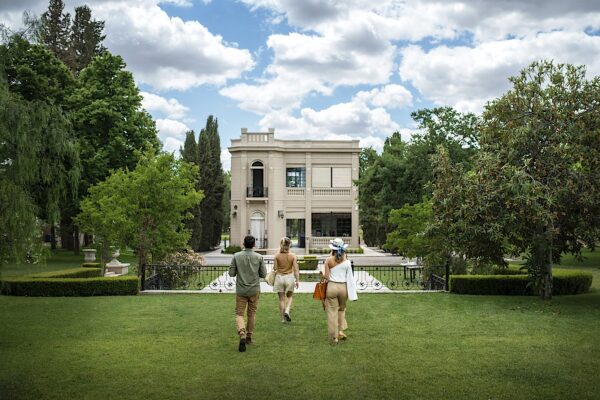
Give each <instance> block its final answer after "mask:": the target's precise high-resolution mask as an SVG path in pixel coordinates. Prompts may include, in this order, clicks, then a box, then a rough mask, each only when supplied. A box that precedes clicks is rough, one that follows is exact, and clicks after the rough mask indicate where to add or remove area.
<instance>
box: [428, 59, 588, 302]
mask: <svg viewBox="0 0 600 400" xmlns="http://www.w3.org/2000/svg"><path fill="white" fill-rule="evenodd" d="M510 80H511V82H512V83H513V88H512V89H511V90H510V91H509V92H507V93H506V94H505V95H503V96H502V97H501V98H499V99H497V100H495V101H493V102H491V103H490V104H489V105H488V106H487V108H486V111H485V112H484V115H483V122H482V133H481V138H480V144H481V150H480V152H479V154H478V156H477V158H476V160H475V167H474V168H473V171H470V172H468V173H467V174H464V175H463V169H462V168H461V167H460V166H456V165H453V163H452V162H451V161H450V159H449V157H448V155H447V153H444V152H443V151H441V152H440V154H439V156H438V157H437V159H436V170H437V176H438V179H437V180H436V184H435V190H434V196H433V201H434V206H433V209H434V215H435V218H436V224H435V225H436V229H438V233H441V234H443V235H444V236H446V237H448V238H451V240H452V247H453V248H454V249H458V250H460V251H462V252H464V253H465V254H467V255H468V256H469V257H470V258H475V259H480V260H487V261H491V262H493V263H496V264H502V263H504V261H503V255H504V254H505V253H511V252H512V253H523V252H527V253H528V267H529V271H530V274H531V275H532V277H533V278H535V283H536V284H537V286H540V287H543V291H542V295H543V297H544V298H550V297H551V293H552V263H553V262H558V261H559V260H560V255H561V254H562V253H564V252H571V253H573V254H575V255H578V254H580V252H581V249H582V246H584V245H586V246H589V247H590V248H592V249H593V248H594V246H595V244H596V242H597V241H598V240H599V239H600V230H599V229H598V226H600V189H599V188H600V122H599V121H600V108H599V106H598V104H599V103H600V77H596V78H594V79H592V80H586V79H585V69H584V68H583V67H575V66H572V65H563V64H559V65H555V64H553V63H552V62H548V61H541V62H534V63H532V64H531V65H530V66H529V67H527V68H526V69H524V70H523V71H521V73H520V74H519V75H518V76H516V77H512V78H510Z"/></svg>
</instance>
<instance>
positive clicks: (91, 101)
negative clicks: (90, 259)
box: [61, 52, 161, 249]
mask: <svg viewBox="0 0 600 400" xmlns="http://www.w3.org/2000/svg"><path fill="white" fill-rule="evenodd" d="M124 68H125V63H124V61H123V59H122V58H121V57H120V56H113V55H112V54H110V53H108V52H104V53H103V54H102V55H100V56H98V57H96V58H94V60H93V61H92V63H91V64H90V65H89V66H88V67H87V68H85V69H84V70H83V71H82V72H81V74H80V75H79V79H78V81H77V88H76V89H75V91H74V93H73V94H72V95H71V96H70V97H69V104H70V107H71V117H72V120H73V126H74V129H75V131H76V132H77V139H78V141H79V143H80V152H81V160H82V173H81V181H80V185H79V193H80V194H81V195H84V194H85V193H87V190H88V188H89V187H90V186H91V185H94V184H96V183H98V182H101V181H103V180H104V179H106V177H107V176H108V175H109V174H110V172H111V171H113V170H116V169H119V168H127V169H129V170H132V169H133V168H134V167H135V165H136V163H137V162H138V156H139V154H141V153H140V151H141V152H143V151H146V150H151V149H153V150H158V149H160V147H161V145H160V142H159V140H158V136H157V132H156V127H155V124H154V121H153V120H152V118H151V117H150V115H149V114H148V113H147V112H146V111H145V110H144V109H143V108H142V102H141V100H142V97H141V96H140V93H139V90H138V88H137V87H136V85H135V82H134V80H133V76H132V75H131V73H130V72H128V71H126V70H125V69H124ZM79 201H80V198H77V199H75V200H74V201H72V202H69V203H66V204H64V207H63V209H62V214H63V218H62V219H63V220H62V222H61V230H62V231H63V232H73V231H74V227H73V226H72V219H73V217H74V216H75V215H77V214H78V213H79V211H80V208H79ZM71 236H72V235H71ZM63 239H66V238H64V237H63ZM65 242H66V240H65ZM77 244H78V243H74V244H73V245H74V246H75V247H74V248H75V249H76V248H77V247H76V246H77Z"/></svg>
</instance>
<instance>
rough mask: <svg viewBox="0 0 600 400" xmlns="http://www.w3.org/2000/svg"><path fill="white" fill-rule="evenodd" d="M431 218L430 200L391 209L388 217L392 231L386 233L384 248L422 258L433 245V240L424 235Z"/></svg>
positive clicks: (407, 255) (430, 250) (403, 254)
mask: <svg viewBox="0 0 600 400" xmlns="http://www.w3.org/2000/svg"><path fill="white" fill-rule="evenodd" d="M431 218H432V211H431V201H425V202H422V203H416V204H414V205H409V204H405V205H404V206H403V207H402V208H400V209H396V210H392V211H391V212H390V216H389V219H388V223H389V224H390V227H391V228H392V231H391V232H390V233H388V235H387V241H386V243H385V248H386V249H389V250H390V251H392V252H393V253H398V254H400V255H402V256H404V257H407V258H415V257H417V258H423V257H424V256H426V255H427V254H429V253H430V252H432V249H433V246H434V245H435V243H434V241H435V240H432V239H431V238H430V237H428V236H426V235H425V233H426V229H427V226H428V224H429V222H430V220H431Z"/></svg>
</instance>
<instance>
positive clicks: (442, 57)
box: [0, 0, 600, 168]
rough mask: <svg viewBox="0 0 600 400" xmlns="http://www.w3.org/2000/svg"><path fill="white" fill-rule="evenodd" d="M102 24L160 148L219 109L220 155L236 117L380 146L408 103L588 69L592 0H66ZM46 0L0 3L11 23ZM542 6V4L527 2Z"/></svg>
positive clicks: (594, 43)
mask: <svg viewBox="0 0 600 400" xmlns="http://www.w3.org/2000/svg"><path fill="white" fill-rule="evenodd" d="M65 3H66V6H67V8H66V9H67V11H70V12H73V8H74V7H75V6H77V5H81V4H84V3H87V4H88V5H89V6H90V7H91V8H92V12H93V15H94V16H95V17H96V18H99V19H102V20H105V21H106V29H105V33H106V35H107V38H106V40H105V45H106V46H107V47H108V49H109V50H110V51H111V52H113V53H115V54H120V55H121V56H123V58H124V59H125V61H126V62H127V64H128V69H130V70H131V71H132V72H133V74H134V76H135V78H136V81H137V83H138V85H139V87H140V90H141V91H142V94H143V96H144V106H145V107H146V109H147V110H148V111H149V112H150V113H151V114H152V116H153V117H154V118H155V120H156V123H157V127H158V129H159V131H160V133H159V134H160V138H161V140H162V142H163V144H164V147H165V149H167V150H170V151H176V150H177V149H178V148H179V146H180V145H181V144H182V141H183V138H184V134H185V131H186V130H188V129H193V130H194V131H195V132H199V130H200V129H201V128H202V126H203V125H204V123H205V121H206V118H207V116H208V115H210V114H212V115H214V116H216V117H217V118H218V119H219V128H220V129H219V131H220V134H221V143H222V147H223V152H222V155H221V158H222V160H223V163H224V166H225V167H226V168H228V166H229V155H228V152H227V150H226V149H227V146H228V145H229V144H230V140H231V139H232V138H236V137H238V136H239V134H240V128H243V127H246V128H249V130H251V131H264V130H266V129H267V128H275V134H276V137H279V138H290V139H297V138H303V139H321V138H328V139H335V138H339V139H348V138H357V139H360V140H361V145H362V146H373V147H374V148H376V149H378V150H380V149H381V147H382V145H383V142H384V140H385V138H386V137H387V136H389V135H390V134H391V133H392V132H394V131H396V130H398V131H400V132H401V133H402V135H403V137H404V138H405V139H407V140H409V139H410V135H411V134H412V133H413V132H414V129H415V126H414V124H413V122H412V119H411V118H410V113H411V112H412V111H414V110H417V109H420V108H428V107H434V106H442V105H447V106H452V107H455V108H457V109H458V110H460V111H463V112H466V111H471V112H476V113H480V112H481V111H482V109H483V107H484V106H485V103H486V102H487V101H489V100H491V99H493V98H496V97H498V96H500V95H501V94H502V93H504V92H505V91H506V90H508V88H509V84H508V81H507V78H508V76H510V75H514V74H516V73H517V72H518V71H519V70H520V69H522V68H523V67H525V66H526V65H528V64H529V63H530V62H531V61H534V60H537V59H541V58H547V59H553V60H555V61H556V62H566V63H573V64H583V65H585V66H586V67H587V69H588V76H589V77H592V76H597V75H599V74H600V36H599V32H600V2H598V1H583V0H572V1H569V2H564V1H563V0H547V1H544V2H540V1H516V0H509V1H492V0H474V1H443V2H441V1H430V0H407V1H398V0H380V1H372V0H368V1H367V0H346V1H336V0H303V1H298V0H238V1H234V0H212V1H210V0H162V1H161V0H128V1H118V0H90V1H81V0H66V1H65ZM47 4H48V3H47V0H22V1H20V2H15V1H6V0H0V20H1V21H2V22H3V23H4V24H6V25H8V26H10V27H18V26H19V25H20V20H21V13H22V12H23V10H25V9H28V10H31V11H33V12H34V13H36V14H38V15H39V14H41V13H42V12H43V11H44V10H45V9H46V8H47ZM540 4H541V5H543V6H540Z"/></svg>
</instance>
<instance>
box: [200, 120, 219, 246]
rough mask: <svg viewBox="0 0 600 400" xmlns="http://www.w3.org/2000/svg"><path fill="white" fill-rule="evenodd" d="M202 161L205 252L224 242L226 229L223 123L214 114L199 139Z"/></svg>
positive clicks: (201, 207) (202, 214) (202, 243)
mask: <svg viewBox="0 0 600 400" xmlns="http://www.w3.org/2000/svg"><path fill="white" fill-rule="evenodd" d="M198 150H199V151H198V153H199V162H200V188H201V189H202V191H203V192H204V200H203V201H202V204H201V205H200V214H201V218H202V232H201V235H200V237H201V239H200V248H201V249H202V250H207V249H210V248H211V247H214V246H217V245H218V244H219V242H220V241H221V232H222V229H223V194H224V192H225V183H224V181H223V167H222V166H221V140H220V139H219V123H218V121H217V119H216V118H213V116H212V115H210V116H209V117H208V119H207V120H206V127H205V128H204V129H202V131H201V132H200V138H199V139H198Z"/></svg>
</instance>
